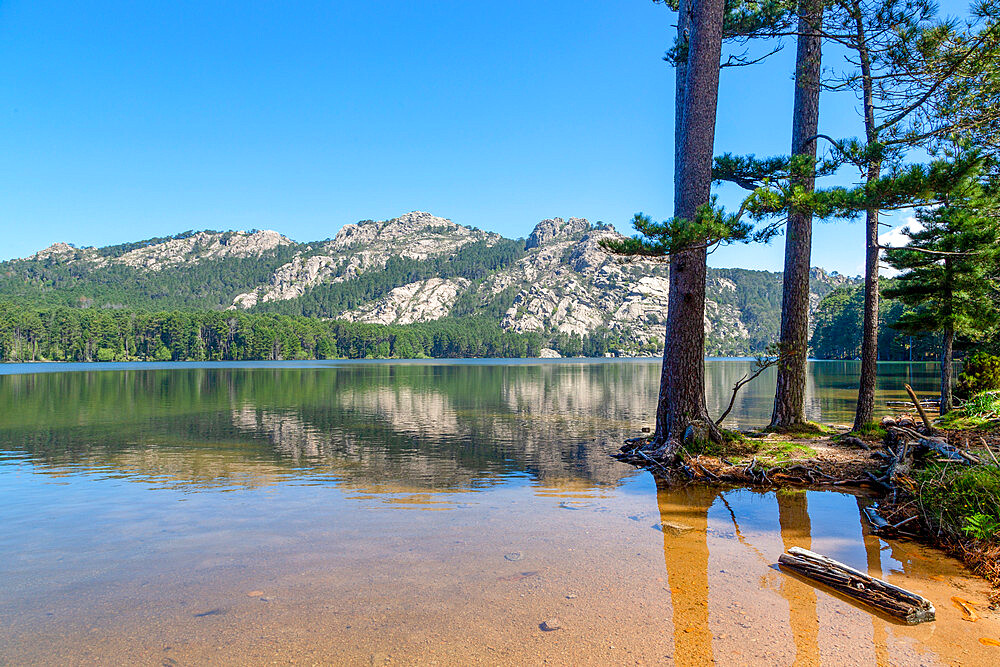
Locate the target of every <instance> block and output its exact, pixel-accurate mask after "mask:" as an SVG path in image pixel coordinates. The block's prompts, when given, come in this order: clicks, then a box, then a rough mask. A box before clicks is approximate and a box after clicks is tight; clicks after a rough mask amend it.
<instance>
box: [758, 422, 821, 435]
mask: <svg viewBox="0 0 1000 667" xmlns="http://www.w3.org/2000/svg"><path fill="white" fill-rule="evenodd" d="M764 432H765V433H779V434H781V435H787V436H790V437H793V438H824V437H826V436H829V435H834V434H835V433H836V432H837V430H836V429H835V428H833V427H832V426H827V425H826V424H818V423H816V422H805V423H804V424H798V425H796V426H790V427H788V428H779V427H773V428H772V427H770V426H769V427H767V428H766V429H764Z"/></svg>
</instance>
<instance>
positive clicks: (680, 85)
mask: <svg viewBox="0 0 1000 667" xmlns="http://www.w3.org/2000/svg"><path fill="white" fill-rule="evenodd" d="M690 4H691V3H690V1H689V0H680V3H679V4H678V6H677V44H678V45H681V44H684V43H685V42H686V41H687V36H688V33H689V32H690V29H691V10H690ZM674 72H675V73H674V192H675V193H676V192H678V191H679V190H680V169H678V167H677V165H679V164H680V161H681V137H682V133H681V128H682V127H683V123H684V89H685V86H686V85H687V58H683V59H680V60H677V61H676V64H675V68H674ZM668 359H670V337H669V336H667V335H666V332H664V341H663V366H662V368H661V369H660V392H659V400H657V402H656V431H655V432H654V434H653V445H654V447H660V446H661V445H662V444H663V443H664V442H666V440H667V430H668V428H667V403H668V400H667V399H668V397H669V391H670V385H669V382H668V373H667V367H668V365H667V360H668Z"/></svg>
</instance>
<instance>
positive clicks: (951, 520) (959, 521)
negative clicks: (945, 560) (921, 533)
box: [917, 464, 1000, 540]
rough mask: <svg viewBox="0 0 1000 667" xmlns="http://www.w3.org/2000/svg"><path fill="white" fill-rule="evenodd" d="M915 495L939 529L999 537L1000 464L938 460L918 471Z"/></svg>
mask: <svg viewBox="0 0 1000 667" xmlns="http://www.w3.org/2000/svg"><path fill="white" fill-rule="evenodd" d="M917 481H918V482H919V488H918V491H917V499H918V500H919V501H920V506H921V509H923V511H924V513H925V515H926V516H927V518H928V519H929V520H930V522H931V523H932V524H933V525H934V527H935V528H936V529H938V530H940V531H943V532H945V533H947V534H949V535H951V536H953V537H957V538H962V537H972V538H975V539H978V540H994V539H997V538H998V537H1000V468H996V467H993V466H957V465H952V464H937V465H932V466H929V467H928V468H926V469H924V470H921V471H920V472H918V473H917Z"/></svg>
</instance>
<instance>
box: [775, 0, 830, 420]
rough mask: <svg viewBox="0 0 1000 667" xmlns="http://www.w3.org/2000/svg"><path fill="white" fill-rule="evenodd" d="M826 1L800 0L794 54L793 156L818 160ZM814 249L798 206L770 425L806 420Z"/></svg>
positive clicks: (789, 235)
mask: <svg viewBox="0 0 1000 667" xmlns="http://www.w3.org/2000/svg"><path fill="white" fill-rule="evenodd" d="M822 22H823V3H822V2H821V1H819V0H800V2H799V28H798V29H799V37H798V50H797V52H796V55H795V104H794V108H793V112H792V155H793V156H794V155H805V156H808V157H810V158H812V159H815V158H816V133H817V131H818V129H819V91H820V74H821V71H820V64H821V62H820V61H821V55H822V54H821V49H822V39H821V38H820V35H819V29H820V27H821V26H822ZM815 183H816V178H815V176H814V175H813V172H812V171H811V172H810V175H809V176H806V177H803V178H801V179H797V180H794V181H793V184H794V185H799V186H801V187H802V188H803V189H805V190H806V192H812V191H813V188H814V186H815ZM811 253H812V212H811V211H808V210H801V209H798V208H795V207H792V209H791V210H790V211H789V212H788V224H787V226H786V228H785V270H784V276H783V284H782V293H781V336H780V339H779V344H778V349H779V355H780V356H779V361H778V383H777V386H776V388H775V394H774V411H773V412H772V413H771V428H788V427H791V426H796V425H799V424H804V423H805V420H806V417H805V387H806V358H807V355H808V351H809V264H810V255H811Z"/></svg>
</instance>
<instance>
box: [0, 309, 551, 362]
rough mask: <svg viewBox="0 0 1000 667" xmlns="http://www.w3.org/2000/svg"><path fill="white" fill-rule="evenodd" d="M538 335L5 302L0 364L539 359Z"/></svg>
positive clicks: (461, 322)
mask: <svg viewBox="0 0 1000 667" xmlns="http://www.w3.org/2000/svg"><path fill="white" fill-rule="evenodd" d="M542 343H543V339H542V336H541V335H540V334H538V333H522V334H519V333H513V332H508V331H503V330H501V329H500V326H499V325H498V324H497V322H496V321H495V320H489V319H487V318H471V317H470V318H461V319H450V318H449V319H444V320H438V321H435V322H426V323H418V324H408V325H390V326H386V325H378V324H365V323H359V322H341V321H331V320H319V319H314V318H308V317H292V316H287V315H276V314H270V313H246V312H241V311H207V312H182V311H174V312H145V311H137V310H121V309H119V310H112V309H96V308H67V307H57V308H46V309H33V308H30V307H26V306H23V305H20V304H15V303H7V302H0V361H43V360H45V361H249V360H278V359H337V358H349V359H363V358H400V359H409V358H421V357H437V358H459V357H472V358H474V357H535V356H538V354H539V351H540V350H541V348H542Z"/></svg>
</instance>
